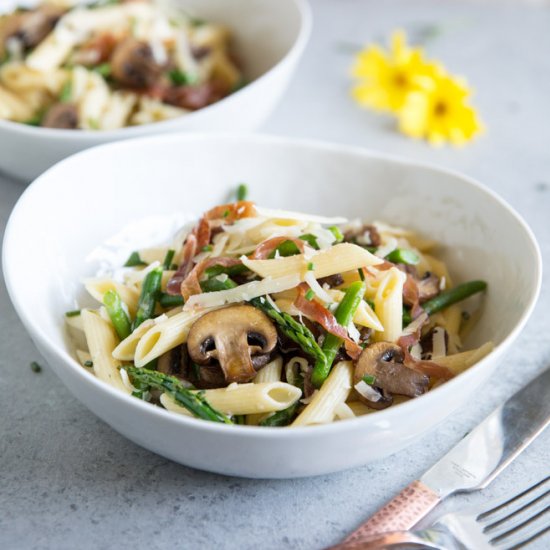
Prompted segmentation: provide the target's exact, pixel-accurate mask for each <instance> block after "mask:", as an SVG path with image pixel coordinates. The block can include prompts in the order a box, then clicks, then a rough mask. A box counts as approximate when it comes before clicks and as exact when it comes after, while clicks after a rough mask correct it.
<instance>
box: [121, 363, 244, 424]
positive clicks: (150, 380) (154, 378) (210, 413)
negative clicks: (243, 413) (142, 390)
mask: <svg viewBox="0 0 550 550" xmlns="http://www.w3.org/2000/svg"><path fill="white" fill-rule="evenodd" d="M126 372H127V373H128V376H129V377H130V381H131V382H132V383H134V382H135V383H137V384H139V385H140V387H143V386H144V385H145V386H150V387H152V388H155V389H157V390H161V391H164V392H166V393H168V394H169V395H170V396H171V397H173V398H174V400H175V401H176V402H177V403H178V404H179V405H181V406H182V407H185V408H186V409H187V410H188V411H189V412H191V413H192V414H193V415H194V416H196V417H197V418H202V419H203V420H210V421H212V422H223V423H225V424H233V422H231V420H230V419H229V418H228V417H227V416H226V415H225V414H223V413H221V412H219V411H217V410H216V409H214V408H213V407H212V406H211V405H210V404H209V403H208V401H207V400H206V399H205V398H204V397H203V395H202V393H201V392H193V391H191V390H189V389H188V388H186V387H185V386H184V385H183V384H182V383H181V381H180V380H178V379H177V378H176V377H175V376H168V375H167V374H163V373H161V372H157V371H154V370H149V369H146V368H141V369H138V368H137V367H127V368H126Z"/></svg>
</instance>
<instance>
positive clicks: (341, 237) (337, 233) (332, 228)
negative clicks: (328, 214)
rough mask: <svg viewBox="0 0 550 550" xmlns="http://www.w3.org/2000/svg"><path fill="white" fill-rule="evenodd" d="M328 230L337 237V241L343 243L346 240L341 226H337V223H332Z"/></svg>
mask: <svg viewBox="0 0 550 550" xmlns="http://www.w3.org/2000/svg"><path fill="white" fill-rule="evenodd" d="M328 230H329V231H330V232H331V233H332V234H333V235H334V238H335V239H336V242H337V243H341V242H342V241H343V240H344V235H343V234H342V232H341V231H340V228H339V227H336V226H335V225H331V226H330V227H329V228H328Z"/></svg>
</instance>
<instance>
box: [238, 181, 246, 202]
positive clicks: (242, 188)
mask: <svg viewBox="0 0 550 550" xmlns="http://www.w3.org/2000/svg"><path fill="white" fill-rule="evenodd" d="M247 196H248V187H247V186H246V184H245V183H241V184H239V187H237V200H238V201H244V200H246V197H247Z"/></svg>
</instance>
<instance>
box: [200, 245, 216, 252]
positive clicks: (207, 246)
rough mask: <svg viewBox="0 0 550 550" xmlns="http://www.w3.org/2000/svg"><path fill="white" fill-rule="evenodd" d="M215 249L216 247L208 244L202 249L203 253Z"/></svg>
mask: <svg viewBox="0 0 550 550" xmlns="http://www.w3.org/2000/svg"><path fill="white" fill-rule="evenodd" d="M213 249H214V247H213V246H212V245H211V244H207V245H204V246H203V247H202V251H203V252H212V250H213Z"/></svg>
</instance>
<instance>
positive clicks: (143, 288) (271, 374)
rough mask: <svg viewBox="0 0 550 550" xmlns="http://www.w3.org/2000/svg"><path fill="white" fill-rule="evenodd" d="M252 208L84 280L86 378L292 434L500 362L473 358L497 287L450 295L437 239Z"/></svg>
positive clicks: (232, 211)
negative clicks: (478, 324) (471, 340)
mask: <svg viewBox="0 0 550 550" xmlns="http://www.w3.org/2000/svg"><path fill="white" fill-rule="evenodd" d="M245 195H246V188H245V187H244V186H243V185H241V186H240V187H239V190H238V193H237V200H236V201H235V202H232V203H229V204H223V205H220V206H216V207H214V208H212V209H211V210H209V211H207V212H206V213H204V214H203V215H202V217H200V219H199V220H198V221H197V222H196V223H194V225H192V226H191V227H189V228H187V229H186V230H184V232H183V233H180V234H179V235H178V236H177V237H176V238H175V239H174V242H172V243H169V244H167V245H164V246H161V247H157V248H146V249H142V250H136V251H133V252H132V253H131V254H130V256H129V258H128V261H127V262H126V264H125V266H124V268H122V269H120V270H117V271H116V272H115V273H114V274H113V276H101V277H94V278H90V279H87V280H85V282H84V284H85V288H86V290H87V292H88V293H89V294H90V295H91V296H92V297H93V298H94V299H95V300H97V302H98V305H97V307H96V308H83V309H79V310H75V311H71V312H67V314H66V320H67V323H68V326H69V331H70V333H71V335H72V337H73V341H74V342H75V346H76V354H77V356H78V358H79V360H80V362H81V364H82V365H83V366H84V368H86V369H89V370H90V371H92V372H93V373H94V374H95V375H96V376H97V377H98V378H100V379H101V380H103V381H104V382H106V383H108V384H110V385H111V386H114V387H116V388H118V389H119V390H120V391H122V392H125V393H127V394H131V395H133V396H135V397H136V398H138V399H143V400H145V401H149V402H151V403H152V404H154V405H156V406H160V407H164V408H165V409H168V410H169V411H172V412H174V413H179V414H183V415H188V416H194V417H197V418H201V419H204V420H210V421H214V422H223V423H229V424H246V425H259V426H272V427H273V426H289V427H296V426H308V425H314V424H324V423H329V422H333V421H337V420H344V419H348V418H354V417H357V416H361V415H364V414H368V413H371V412H374V411H376V410H380V409H384V408H386V407H390V406H392V405H395V404H399V403H402V402H403V401H406V400H408V399H414V398H416V397H418V396H421V395H423V394H424V393H426V392H428V391H430V390H431V389H432V388H434V387H436V386H438V385H440V384H443V383H445V381H447V380H449V379H450V378H452V377H453V376H456V375H457V374H459V373H461V372H462V371H464V370H465V369H467V368H469V367H470V366H471V365H473V364H474V363H476V362H477V361H479V360H480V359H481V358H483V357H484V356H485V355H486V354H487V353H489V352H490V351H491V349H492V344H491V343H490V342H489V343H486V344H484V345H483V346H481V347H480V348H478V349H474V350H469V351H464V350H463V349H462V340H463V338H464V337H465V336H466V335H467V333H468V331H469V330H471V327H472V326H473V323H474V322H475V321H476V318H477V316H478V315H479V310H480V308H479V305H480V304H479V302H480V300H479V297H480V295H481V294H480V293H482V292H483V291H484V290H485V289H486V286H487V285H486V283H485V282H484V281H470V282H466V283H462V284H458V285H454V284H453V281H452V278H451V275H450V274H449V272H448V270H447V267H446V265H445V263H444V262H443V261H442V260H441V259H439V258H438V257H437V256H436V255H435V251H436V248H437V243H436V242H434V241H432V240H428V239H426V238H423V237H421V236H419V235H417V234H415V233H413V232H411V231H409V230H407V229H402V228H399V227H395V226H393V225H388V224H387V223H382V222H372V223H369V224H366V223H363V222H360V221H352V222H349V221H348V220H346V219H345V218H325V217H321V216H315V215H310V214H302V213H296V212H287V211H283V210H272V209H267V208H263V207H260V206H258V205H256V204H254V203H253V202H250V201H248V200H246V196H245ZM474 295H475V296H474Z"/></svg>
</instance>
